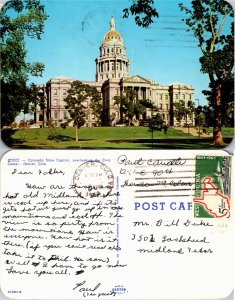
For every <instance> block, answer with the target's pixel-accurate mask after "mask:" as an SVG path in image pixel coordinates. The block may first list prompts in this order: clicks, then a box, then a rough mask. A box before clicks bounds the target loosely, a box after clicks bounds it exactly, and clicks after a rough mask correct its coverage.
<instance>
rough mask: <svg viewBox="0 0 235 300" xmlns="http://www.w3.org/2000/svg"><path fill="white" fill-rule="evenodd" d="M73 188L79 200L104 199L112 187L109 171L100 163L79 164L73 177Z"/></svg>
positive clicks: (110, 172) (111, 174)
mask: <svg viewBox="0 0 235 300" xmlns="http://www.w3.org/2000/svg"><path fill="white" fill-rule="evenodd" d="M73 187H74V190H75V192H76V193H77V194H78V195H80V197H81V198H84V199H87V200H88V199H91V198H105V197H107V196H109V195H110V194H111V192H112V189H113V187H114V176H113V173H112V171H111V169H110V168H109V167H108V166H107V165H106V164H104V163H102V162H100V161H87V162H85V163H83V164H81V165H80V166H79V167H78V168H77V169H76V171H75V173H74V176H73Z"/></svg>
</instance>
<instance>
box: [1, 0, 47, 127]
mask: <svg viewBox="0 0 235 300" xmlns="http://www.w3.org/2000/svg"><path fill="white" fill-rule="evenodd" d="M47 17H48V16H47V15H46V14H45V12H44V6H43V5H41V4H40V0H11V1H8V2H7V3H6V4H5V5H4V6H3V7H2V8H1V11H0V18H1V24H0V32H1V34H0V39H1V43H0V51H1V87H2V91H1V93H2V95H1V98H2V102H1V103H2V107H1V114H2V120H1V126H2V127H3V126H8V125H10V124H11V123H12V122H13V121H14V118H15V117H16V116H17V115H18V114H19V113H20V111H21V110H22V109H23V110H24V111H25V108H26V107H27V106H28V104H29V103H28V97H29V94H31V89H30V87H28V86H27V79H28V75H29V74H31V75H33V76H40V75H41V74H42V71H43V69H44V65H43V64H42V63H39V62H34V63H28V62H27V61H26V55H27V50H26V48H25V36H28V37H30V38H36V39H40V37H41V34H42V33H43V29H44V21H45V20H46V19H47Z"/></svg>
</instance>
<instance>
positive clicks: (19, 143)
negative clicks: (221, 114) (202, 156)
mask: <svg viewBox="0 0 235 300" xmlns="http://www.w3.org/2000/svg"><path fill="white" fill-rule="evenodd" d="M51 133H52V129H50V128H40V129H19V130H16V131H15V133H14V135H13V136H12V137H13V142H12V143H11V144H9V146H10V147H13V148H60V149H63V148H64V149H73V148H86V149H87V148H105V149H107V148H110V149H111V148H122V149H123V148H130V149H131V148H132V149H134V148H141V149H143V148H147V149H151V148H155V149H162V148H167V149H175V148H182V149H208V148H209V149H211V147H212V146H211V145H210V144H211V138H202V137H201V138H200V139H199V137H195V136H192V135H191V134H189V135H188V134H187V133H183V132H181V131H178V130H175V129H174V128H169V129H168V131H167V135H166V134H165V133H164V132H163V131H154V133H153V140H152V132H151V131H149V129H148V128H147V127H90V128H87V127H82V128H80V129H79V131H78V135H79V141H78V142H76V141H75V129H74V128H72V127H69V128H66V129H62V128H56V129H55V131H54V133H56V135H57V138H56V139H55V140H49V139H48V136H49V135H50V134H51ZM223 135H224V137H225V138H226V140H225V142H226V143H230V141H231V140H232V137H233V135H234V129H233V128H224V129H223Z"/></svg>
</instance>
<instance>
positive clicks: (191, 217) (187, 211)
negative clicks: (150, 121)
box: [0, 150, 234, 299]
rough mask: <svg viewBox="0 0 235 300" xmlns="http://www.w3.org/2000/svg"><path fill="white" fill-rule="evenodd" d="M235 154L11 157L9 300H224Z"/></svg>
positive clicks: (6, 247)
mask: <svg viewBox="0 0 235 300" xmlns="http://www.w3.org/2000/svg"><path fill="white" fill-rule="evenodd" d="M232 165H233V156H231V155H230V154H228V153H226V152H225V151H216V152H214V153H212V152H210V151H199V150H198V151H193V152H192V151H185V152H184V151H174V152H172V151H167V150H166V151H164V152H163V151H148V152H144V151H142V152H136V151H133V150H131V151H121V150H119V151H109V152H108V151H102V150H101V151H96V152H94V151H88V150H86V151H82V150H81V151H76V150H68V151H63V150H61V151H45V150H38V151H30V150H24V151H22V150H21V151H19V150H13V151H10V152H8V153H7V154H5V155H4V156H3V158H2V161H1V271H0V275H1V290H2V292H3V294H4V295H5V296H6V297H7V298H13V299H115V298H116V299H222V298H226V297H227V296H229V295H230V294H231V292H232V290H233V279H234V278H233V259H234V249H233V241H234V230H233V220H234V215H233V211H234V202H233V201H234V183H233V182H232V176H231V174H232Z"/></svg>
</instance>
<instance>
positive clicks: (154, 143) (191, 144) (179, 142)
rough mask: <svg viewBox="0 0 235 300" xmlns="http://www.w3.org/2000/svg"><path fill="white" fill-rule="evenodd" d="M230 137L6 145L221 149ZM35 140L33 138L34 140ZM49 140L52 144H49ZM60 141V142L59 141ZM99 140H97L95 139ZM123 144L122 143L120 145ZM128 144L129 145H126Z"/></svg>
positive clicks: (15, 143) (65, 139) (16, 144)
mask: <svg viewBox="0 0 235 300" xmlns="http://www.w3.org/2000/svg"><path fill="white" fill-rule="evenodd" d="M232 140H233V139H232V138H224V142H225V144H226V145H225V146H223V147H219V146H214V145H212V144H211V143H212V139H211V138H200V139H199V138H198V139H179V138H176V139H173V138H169V139H153V140H152V139H120V140H106V141H104V142H106V143H110V145H108V144H107V145H105V146H104V147H102V146H96V145H95V144H94V143H93V144H92V145H89V144H88V145H87V144H86V145H82V144H81V143H82V142H89V141H96V140H94V139H79V144H77V143H76V142H75V140H74V138H71V137H68V136H62V139H61V140H59V141H58V142H59V143H58V144H57V142H55V143H54V144H53V141H49V140H45V141H44V142H42V141H41V142H40V141H38V144H36V143H33V144H30V143H29V142H28V141H23V140H20V139H18V140H13V142H12V143H10V144H9V143H8V144H7V145H8V146H9V147H11V148H16V149H195V150H196V149H211V150H214V149H221V148H225V147H226V146H228V144H229V143H230V142H231V141H232ZM35 141H36V140H34V142H35ZM50 142H51V143H52V144H50ZM60 142H61V143H60ZM63 142H71V143H72V142H74V144H72V145H63ZM97 142H99V140H97ZM122 144H123V145H122ZM127 144H130V145H131V147H128V145H127Z"/></svg>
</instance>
